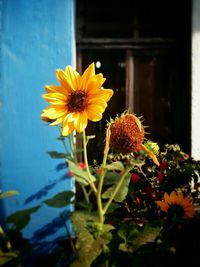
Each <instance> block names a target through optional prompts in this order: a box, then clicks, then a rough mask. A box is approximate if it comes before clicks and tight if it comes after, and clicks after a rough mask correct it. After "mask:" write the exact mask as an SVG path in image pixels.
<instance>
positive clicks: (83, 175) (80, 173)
mask: <svg viewBox="0 0 200 267" xmlns="http://www.w3.org/2000/svg"><path fill="white" fill-rule="evenodd" d="M67 162H68V164H69V169H70V171H71V172H72V173H73V175H74V178H75V179H76V181H77V182H78V183H80V184H83V185H88V184H89V182H90V179H89V177H88V174H87V172H86V171H85V170H83V169H81V168H80V167H79V166H78V165H76V164H75V163H74V162H72V161H70V160H67ZM91 179H92V181H93V182H95V181H96V178H95V177H94V176H93V175H91Z"/></svg>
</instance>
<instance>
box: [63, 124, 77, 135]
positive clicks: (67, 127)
mask: <svg viewBox="0 0 200 267" xmlns="http://www.w3.org/2000/svg"><path fill="white" fill-rule="evenodd" d="M73 131H74V126H73V124H72V123H68V124H65V126H64V127H63V129H62V135H63V136H67V135H69V134H70V133H71V132H73Z"/></svg>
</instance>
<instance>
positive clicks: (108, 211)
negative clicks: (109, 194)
mask: <svg viewBox="0 0 200 267" xmlns="http://www.w3.org/2000/svg"><path fill="white" fill-rule="evenodd" d="M119 207H120V205H119V204H117V203H115V202H112V203H111V204H110V206H109V208H108V210H107V213H111V212H113V211H114V210H116V209H117V208H119Z"/></svg>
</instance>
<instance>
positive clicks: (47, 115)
mask: <svg viewBox="0 0 200 267" xmlns="http://www.w3.org/2000/svg"><path fill="white" fill-rule="evenodd" d="M56 76H57V79H58V80H59V82H60V85H59V86H55V85H46V86H45V88H46V91H47V93H46V94H44V95H43V98H44V99H46V101H48V102H49V103H50V106H49V107H47V108H46V109H44V110H43V111H42V119H43V120H45V121H51V122H52V123H51V124H50V125H57V124H60V123H62V134H63V135H64V136H66V135H69V134H70V133H71V132H72V131H73V130H77V131H78V132H82V131H83V130H84V129H85V128H86V126H87V123H88V120H91V121H99V120H101V118H102V114H103V112H104V111H105V108H106V107H107V102H108V101H109V100H110V98H111V96H112V95H113V91H112V90H111V89H103V88H102V85H103V83H104V82H105V78H104V77H103V75H102V74H101V73H99V74H97V75H96V74H95V67H94V63H92V64H91V65H90V66H89V67H88V68H87V69H86V70H85V72H84V73H83V75H82V76H81V75H80V74H79V73H78V72H76V71H75V70H74V69H73V68H72V67H71V66H67V67H66V69H65V70H61V69H58V70H57V71H56Z"/></svg>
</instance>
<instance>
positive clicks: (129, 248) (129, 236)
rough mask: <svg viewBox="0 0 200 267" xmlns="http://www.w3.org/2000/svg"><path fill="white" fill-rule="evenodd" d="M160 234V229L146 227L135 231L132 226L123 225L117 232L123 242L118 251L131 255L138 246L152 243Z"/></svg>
mask: <svg viewBox="0 0 200 267" xmlns="http://www.w3.org/2000/svg"><path fill="white" fill-rule="evenodd" d="M159 232H160V227H152V226H146V227H145V228H143V229H142V230H140V231H139V230H137V228H136V227H134V226H133V225H123V226H122V227H121V229H120V230H119V231H118V235H119V236H120V237H121V238H122V239H123V240H124V242H123V243H121V244H120V245H119V249H120V250H122V251H125V252H130V253H133V252H134V251H136V250H137V249H138V248H139V247H140V246H142V245H144V244H146V243H148V242H153V241H154V240H155V238H156V237H157V236H158V234H159Z"/></svg>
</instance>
